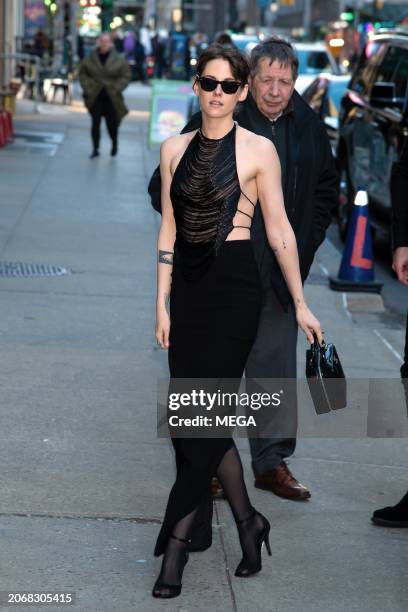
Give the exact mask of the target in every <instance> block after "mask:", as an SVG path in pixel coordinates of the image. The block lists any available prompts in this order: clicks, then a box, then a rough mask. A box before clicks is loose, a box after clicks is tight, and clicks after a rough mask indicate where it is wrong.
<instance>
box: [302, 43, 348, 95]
mask: <svg viewBox="0 0 408 612" xmlns="http://www.w3.org/2000/svg"><path fill="white" fill-rule="evenodd" d="M294 46H295V48H296V51H297V55H298V58H299V76H298V78H297V81H296V91H298V92H299V93H300V94H301V95H302V94H303V92H304V91H305V89H306V88H307V87H308V86H309V85H310V84H311V83H312V81H313V80H314V79H315V78H316V76H317V75H318V74H319V73H320V72H330V73H332V74H342V73H341V70H340V68H339V67H338V65H337V64H336V60H335V59H334V57H333V56H332V54H331V53H330V52H329V51H328V49H327V47H326V45H325V44H324V43H294Z"/></svg>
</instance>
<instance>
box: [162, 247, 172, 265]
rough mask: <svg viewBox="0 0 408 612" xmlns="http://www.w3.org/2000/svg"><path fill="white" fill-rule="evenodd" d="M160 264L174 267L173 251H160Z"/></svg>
mask: <svg viewBox="0 0 408 612" xmlns="http://www.w3.org/2000/svg"><path fill="white" fill-rule="evenodd" d="M159 263H164V264H169V265H170V266H172V265H173V253H172V252H171V251H159Z"/></svg>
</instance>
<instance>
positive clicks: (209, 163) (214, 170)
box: [170, 124, 241, 280]
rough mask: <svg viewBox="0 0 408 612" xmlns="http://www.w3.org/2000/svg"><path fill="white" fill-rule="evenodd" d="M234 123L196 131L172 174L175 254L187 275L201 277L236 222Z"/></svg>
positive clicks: (171, 191)
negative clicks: (219, 132)
mask: <svg viewBox="0 0 408 612" xmlns="http://www.w3.org/2000/svg"><path fill="white" fill-rule="evenodd" d="M235 134H236V125H235V124H234V127H233V128H232V129H231V130H230V131H229V132H228V133H227V134H226V135H225V136H224V137H223V138H220V139H218V140H213V139H210V138H207V137H206V136H204V134H203V133H202V132H201V130H198V132H197V133H196V134H195V136H194V137H193V138H192V140H191V142H190V143H189V145H188V147H187V149H186V151H185V152H184V155H183V157H182V158H181V160H180V162H179V164H178V166H177V168H176V171H175V173H174V176H173V181H172V184H171V188H170V198H171V201H172V204H173V210H174V217H175V221H176V230H177V234H176V244H175V258H176V261H177V263H178V264H179V265H180V266H181V270H182V272H183V275H184V276H185V278H186V279H188V280H195V279H198V278H200V277H201V276H202V275H203V274H204V273H205V272H206V271H207V270H208V268H209V267H210V266H211V263H212V261H213V258H214V257H216V255H217V252H218V249H219V248H220V246H221V245H222V244H223V242H224V241H225V239H226V237H227V236H228V234H229V233H230V232H231V230H232V229H233V228H234V225H233V218H234V216H235V213H236V212H237V205H238V201H239V198H240V195H241V189H240V185H239V179H238V174H237V166H236V159H235Z"/></svg>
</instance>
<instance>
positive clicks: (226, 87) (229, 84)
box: [197, 76, 241, 94]
mask: <svg viewBox="0 0 408 612" xmlns="http://www.w3.org/2000/svg"><path fill="white" fill-rule="evenodd" d="M197 81H198V82H199V83H200V85H201V89H203V90H204V91H215V90H216V89H217V85H221V89H222V91H223V92H224V93H225V94H234V93H237V91H238V89H239V88H240V87H241V82H240V81H217V80H216V79H212V78H211V77H203V76H202V77H199V76H198V77H197Z"/></svg>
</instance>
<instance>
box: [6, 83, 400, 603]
mask: <svg viewBox="0 0 408 612" xmlns="http://www.w3.org/2000/svg"><path fill="white" fill-rule="evenodd" d="M127 97H128V101H129V104H130V106H131V108H132V111H133V112H132V113H131V115H130V116H129V117H128V118H127V119H126V120H125V122H124V124H123V126H122V128H121V133H120V151H119V155H118V157H117V158H115V159H112V158H110V156H109V143H108V138H107V135H106V134H104V140H103V142H102V155H101V157H100V158H98V159H97V160H92V161H91V160H89V159H88V154H89V152H90V138H89V119H88V116H87V114H86V113H85V112H84V109H83V108H82V106H81V105H80V104H79V103H77V104H76V105H75V106H74V107H72V108H66V107H49V106H47V105H40V109H39V110H40V113H35V114H34V113H33V114H29V113H28V112H27V111H31V109H29V108H28V107H27V106H26V107H25V109H24V110H25V111H26V113H25V114H24V115H22V116H20V118H18V119H17V121H16V131H17V133H18V134H19V136H18V139H17V142H16V144H15V145H11V146H8V147H7V148H5V149H2V150H0V179H1V188H0V189H1V197H0V199H1V205H0V249H1V256H0V262H23V263H26V264H44V265H50V266H61V267H63V268H67V269H69V270H71V272H72V273H71V274H65V275H62V276H49V277H21V278H0V294H1V318H0V334H1V336H0V338H1V343H2V351H1V352H0V385H1V389H2V401H1V404H0V415H1V419H2V440H1V447H0V459H1V466H2V468H1V471H0V478H1V485H2V487H1V490H2V495H1V502H0V513H1V535H2V544H3V545H2V546H1V548H0V560H1V588H0V590H2V591H6V590H8V591H11V590H15V591H19V592H27V591H36V592H39V591H47V592H50V591H72V592H75V593H76V603H75V606H73V608H74V609H75V610H80V611H84V612H111V611H112V610H115V611H118V612H130V611H135V610H136V611H137V612H150V611H157V610H167V611H171V612H173V611H180V612H181V611H183V612H187V611H188V612H190V611H199V612H201V611H204V610H214V611H218V610H220V611H221V610H222V611H223V612H226V611H229V610H231V611H234V610H235V611H239V612H249V611H251V612H257V611H260V612H295V611H296V612H298V611H299V610H301V611H304V612H354V611H355V612H361V611H365V610H371V611H372V612H384V611H387V612H403V611H405V610H406V608H407V601H408V586H407V580H406V568H407V566H408V550H407V543H408V533H407V530H404V529H392V530H391V529H382V528H377V527H374V526H373V525H372V524H371V523H370V516H371V514H372V511H373V510H374V509H376V508H378V507H381V506H385V505H390V504H394V503H396V502H397V501H398V499H399V498H400V497H401V496H402V495H403V493H405V491H406V490H407V488H408V485H407V482H408V454H407V440H406V439H404V438H398V437H395V438H388V439H367V438H363V437H362V438H361V439H356V438H354V439H351V438H349V439H339V438H337V439H333V438H332V439H328V438H307V439H301V440H299V443H298V447H297V451H296V455H295V456H294V457H293V459H292V460H291V468H292V469H293V471H294V473H295V475H296V476H297V477H298V478H299V479H300V480H301V481H302V482H304V483H306V484H307V485H308V486H310V488H311V491H312V498H311V500H310V501H309V502H306V503H294V502H290V501H284V500H282V499H280V498H278V497H275V496H273V495H272V494H269V493H266V492H262V491H259V490H255V489H254V488H253V485H252V481H253V478H252V474H251V470H250V455H249V451H248V444H247V441H246V440H244V439H240V440H239V442H238V444H239V447H240V449H241V452H242V459H243V463H244V466H245V469H246V476H247V483H248V487H249V492H250V495H251V499H252V501H253V503H254V505H255V506H256V507H257V508H259V509H260V510H261V511H262V512H263V513H264V514H265V515H266V516H267V517H268V518H269V519H270V522H271V525H272V530H271V544H272V548H273V551H272V552H273V557H272V558H269V557H267V556H266V555H265V556H264V568H263V571H262V573H261V574H259V575H258V576H256V577H253V578H252V579H250V580H240V579H238V578H235V577H234V570H235V566H236V565H237V563H238V561H239V559H240V549H239V544H238V540H237V534H236V529H235V526H234V523H233V520H232V516H231V514H230V511H229V508H228V505H227V503H226V502H223V501H221V502H216V512H215V524H214V533H215V537H214V544H213V546H212V548H211V549H210V550H208V551H206V552H204V553H201V554H194V555H191V556H190V560H189V562H188V565H187V566H186V570H185V572H184V577H183V584H184V587H183V592H182V595H181V596H180V597H179V598H178V599H176V600H173V601H167V602H166V601H163V602H160V601H158V600H154V599H152V597H151V594H150V593H151V588H152V585H153V583H154V580H155V578H156V576H157V573H158V570H159V567H160V560H159V559H154V558H153V556H152V550H153V546H154V542H155V538H156V536H157V533H158V530H159V527H160V521H161V519H162V517H163V513H164V509H165V504H166V501H167V496H168V492H169V487H170V485H171V483H172V481H173V477H174V466H173V459H172V452H171V447H170V444H169V442H168V441H167V440H160V439H158V438H157V437H156V404H155V401H156V395H155V393H156V381H157V378H158V377H159V376H165V375H166V374H167V363H166V354H165V353H164V352H161V351H159V350H157V347H156V346H155V340H154V315H155V309H154V300H155V259H156V253H155V238H156V232H157V229H158V223H159V218H158V216H157V214H156V213H154V212H153V211H152V210H151V208H150V205H149V201H148V198H147V194H146V185H147V181H148V177H149V176H150V173H151V171H152V169H153V168H154V166H155V165H156V163H157V159H158V155H157V151H149V150H148V149H147V148H146V138H147V120H148V112H147V111H148V103H149V90H148V88H145V87H143V86H140V85H132V86H131V87H130V88H129V90H128V92H127ZM33 133H34V135H33ZM53 134H54V136H52V135H53ZM35 143H37V146H36V144H35ZM38 144H39V145H42V146H38ZM338 264H339V256H338V252H337V251H336V250H335V249H334V247H333V246H332V245H331V244H330V243H329V242H327V243H325V244H324V245H323V246H322V247H321V249H320V250H319V253H318V256H317V258H316V262H315V264H314V266H313V270H312V276H311V282H310V283H308V284H307V287H306V291H307V296H308V300H309V303H310V306H311V307H312V309H313V310H314V311H315V312H316V313H317V314H318V316H319V317H320V319H321V322H322V325H323V329H325V330H326V336H327V337H328V338H329V340H331V341H333V342H335V344H336V346H337V348H338V350H339V353H340V355H341V358H342V361H343V363H344V366H345V369H346V373H347V375H348V376H349V377H354V378H365V377H369V376H372V377H375V378H388V379H390V378H397V377H398V370H399V365H400V361H399V356H400V355H401V354H402V351H403V329H402V320H401V319H398V318H395V317H393V316H391V315H390V314H389V313H387V312H386V311H383V309H382V304H381V302H378V301H377V300H376V298H375V297H374V298H365V299H357V298H356V297H355V296H351V295H349V296H345V295H343V294H341V293H333V292H331V291H330V290H329V289H328V286H327V278H326V277H327V273H331V272H335V271H337V268H338ZM305 349H306V341H304V340H303V338H301V339H300V341H299V354H298V357H299V371H300V373H303V370H304V351H305ZM301 408H302V407H301ZM20 609H24V610H25V609H27V610H28V609H30V608H29V607H28V606H25V607H24V606H21V607H20ZM37 609H41V610H42V609H44V610H54V609H55V610H57V609H58V610H60V609H63V607H61V606H60V607H48V606H47V607H45V606H43V607H40V608H38V607H37Z"/></svg>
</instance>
